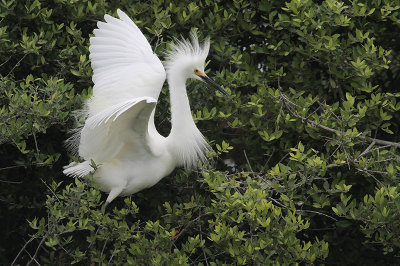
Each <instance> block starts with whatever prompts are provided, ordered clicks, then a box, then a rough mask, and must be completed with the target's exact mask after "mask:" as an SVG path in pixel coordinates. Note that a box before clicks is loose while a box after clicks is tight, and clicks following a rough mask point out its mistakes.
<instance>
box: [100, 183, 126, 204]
mask: <svg viewBox="0 0 400 266" xmlns="http://www.w3.org/2000/svg"><path fill="white" fill-rule="evenodd" d="M123 189H124V187H116V188H113V189H111V191H110V194H108V197H107V199H106V203H104V208H106V207H107V206H108V204H110V202H111V201H113V200H114V199H115V198H116V197H117V196H118V195H119V194H121V192H122V190H123Z"/></svg>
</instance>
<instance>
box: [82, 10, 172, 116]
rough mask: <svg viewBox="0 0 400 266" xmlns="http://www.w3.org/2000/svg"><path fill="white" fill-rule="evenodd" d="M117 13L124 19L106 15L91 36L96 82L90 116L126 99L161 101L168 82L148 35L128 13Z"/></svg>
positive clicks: (92, 64) (91, 58)
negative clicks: (148, 98)
mask: <svg viewBox="0 0 400 266" xmlns="http://www.w3.org/2000/svg"><path fill="white" fill-rule="evenodd" d="M117 13H118V16H119V17H120V19H117V18H114V17H112V16H110V15H105V16H104V19H105V22H101V21H99V22H98V23H97V26H98V29H95V30H94V35H95V36H94V37H91V38H90V46H89V51H90V56H89V57H90V60H91V66H92V69H93V77H92V80H93V82H94V87H93V99H92V100H91V102H90V103H89V113H90V115H94V114H96V113H98V112H100V111H103V110H105V109H107V108H108V107H110V106H114V105H115V104H118V103H120V102H122V101H124V100H126V99H134V98H139V97H152V98H154V99H156V100H157V99H158V96H159V94H160V91H161V88H162V85H163V83H164V81H165V77H166V73H165V69H164V66H163V65H162V63H161V61H160V59H159V58H158V57H157V55H156V54H154V53H153V50H152V49H151V46H150V44H149V42H148V41H147V40H146V37H145V36H144V35H143V34H142V32H141V31H140V29H139V28H138V27H137V26H136V24H135V23H134V22H133V21H132V20H131V19H130V18H129V17H128V16H127V15H126V14H125V13H124V12H122V11H121V10H119V9H118V10H117Z"/></svg>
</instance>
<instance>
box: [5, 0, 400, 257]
mask: <svg viewBox="0 0 400 266" xmlns="http://www.w3.org/2000/svg"><path fill="white" fill-rule="evenodd" d="M117 8H121V9H122V10H124V11H126V12H127V13H128V15H129V16H130V17H131V18H132V19H133V20H134V21H135V22H136V23H137V25H138V26H139V27H140V28H141V29H142V31H143V32H144V34H145V35H146V37H147V38H148V40H149V41H150V43H151V45H152V47H153V48H154V49H155V52H156V53H157V54H159V55H161V57H162V52H163V51H165V50H166V49H168V44H169V42H171V41H173V39H174V37H178V38H179V36H180V35H183V36H187V34H188V32H189V31H190V30H197V31H198V33H199V35H200V38H202V37H205V36H207V35H209V36H210V37H211V41H212V43H211V51H210V55H209V60H210V62H209V64H208V67H207V69H208V70H209V73H208V74H209V75H210V76H211V77H213V78H214V79H215V81H216V82H217V83H219V84H221V85H222V86H223V87H224V89H226V90H227V91H229V92H230V94H231V95H232V97H231V98H230V99H226V98H224V97H223V96H222V95H220V94H219V93H217V94H214V95H212V94H211V93H210V92H209V91H207V90H206V89H204V85H203V84H199V83H198V82H188V86H190V93H189V96H190V100H191V106H192V110H193V117H194V118H195V121H196V123H197V125H198V127H199V128H200V129H201V131H202V132H203V133H204V135H205V136H207V138H208V139H209V140H210V142H211V143H212V145H213V147H214V150H213V151H211V152H210V153H209V157H210V159H211V161H212V163H211V164H206V165H203V166H201V168H200V170H199V172H196V171H193V172H186V171H183V170H182V169H178V170H176V171H175V172H174V173H173V174H171V176H169V177H167V178H165V179H164V180H162V181H161V182H160V183H159V184H157V185H156V186H154V187H153V188H151V189H148V190H145V191H142V192H140V193H137V194H135V195H133V196H132V197H130V198H127V197H125V198H118V199H116V200H115V201H114V202H113V203H112V204H111V206H110V209H107V210H104V208H102V207H101V206H102V204H103V201H102V200H104V199H105V195H104V193H100V192H99V191H98V190H97V189H96V188H95V186H93V184H92V183H91V182H90V179H88V180H75V181H74V180H71V179H67V178H65V177H64V176H63V175H62V174H61V170H62V166H63V165H66V164H68V161H69V160H70V157H69V156H68V154H67V153H66V151H65V149H64V148H63V141H64V140H65V139H66V138H67V137H68V134H67V131H68V129H69V128H72V126H73V123H74V121H73V119H72V116H71V115H70V114H71V112H72V111H73V110H75V109H78V108H79V107H80V106H81V105H82V103H83V101H84V100H86V99H87V98H88V97H90V95H91V86H92V83H91V74H92V71H91V68H90V61H89V50H88V45H89V42H88V40H89V37H90V36H91V33H92V31H93V29H94V28H95V27H96V22H97V21H98V20H102V17H103V16H104V14H106V13H108V14H111V15H116V9H117ZM399 25H400V1H398V0H395V1H389V0H379V1H365V0H354V1H336V0H325V1H311V0H292V1H244V0H235V1H211V0H203V1H195V2H190V3H187V2H182V1H169V2H168V3H165V1H160V0H152V1H138V2H137V1H135V2H134V3H133V2H131V1H126V0H118V1H89V0H82V1H73V0H57V1H52V2H49V1H38V0H28V1H20V0H1V1H0V66H1V72H0V103H1V107H0V144H1V146H0V147H1V149H0V153H1V154H0V157H1V158H2V160H0V182H2V186H1V187H0V197H1V201H0V204H1V208H2V210H1V212H0V219H1V223H2V224H3V225H4V226H3V230H2V231H1V233H0V238H1V239H3V241H2V245H1V246H0V254H1V255H0V262H1V264H4V265H7V264H10V263H12V262H13V261H14V260H15V263H17V264H26V263H28V262H33V261H34V260H36V261H37V262H39V263H40V264H46V265H54V264H69V263H75V264H77V263H80V264H82V263H83V264H89V263H102V264H106V263H107V264H108V263H111V264H118V265H119V264H134V265H138V264H139V265H146V264H156V265H158V264H167V265H177V264H193V265H220V264H241V265H245V264H250V265H252V264H255V265H269V264H285V265H286V264H296V263H297V264H311V263H314V264H316V263H318V264H319V263H326V264H373V265H377V264H381V265H388V264H399V263H400V258H399V256H398V254H399V252H400V242H399V239H400V227H399V218H400V217H399V216H400V214H399V211H398V210H399V208H400V196H399V195H400V194H399V193H400V188H399V179H400V155H399V148H400V144H399V143H398V142H399V137H398V136H399V128H400V122H399V121H400V113H399V110H400V93H399V91H398V89H397V88H398V87H399V84H400V67H399V65H400V54H399V52H400V46H399V44H400V42H399V40H398V37H397V36H399V34H400V30H399ZM168 105H169V100H168V90H167V86H166V87H165V88H164V90H163V91H162V94H161V97H160V103H159V104H158V109H157V110H158V111H157V117H156V120H157V122H158V123H157V126H158V128H159V130H160V132H162V133H163V134H168V131H169V127H170V125H169V114H168V112H166V111H165V110H168ZM224 160H225V161H226V162H230V163H227V164H224V163H223V161H224ZM232 162H234V164H232ZM3 243H4V244H3ZM5 243H7V245H5Z"/></svg>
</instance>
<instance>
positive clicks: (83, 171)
mask: <svg viewBox="0 0 400 266" xmlns="http://www.w3.org/2000/svg"><path fill="white" fill-rule="evenodd" d="M94 170H95V169H94V168H93V167H92V166H91V165H90V162H89V161H84V162H82V163H76V162H72V163H70V164H69V165H67V166H64V171H63V173H64V174H65V175H67V176H76V177H85V176H87V175H88V174H90V173H92V172H94Z"/></svg>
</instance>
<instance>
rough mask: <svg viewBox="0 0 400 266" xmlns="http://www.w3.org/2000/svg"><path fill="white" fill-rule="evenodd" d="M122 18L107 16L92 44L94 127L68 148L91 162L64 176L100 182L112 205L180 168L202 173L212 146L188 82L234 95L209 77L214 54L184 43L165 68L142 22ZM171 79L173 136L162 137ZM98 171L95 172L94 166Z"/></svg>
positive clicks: (90, 122)
mask: <svg viewBox="0 0 400 266" xmlns="http://www.w3.org/2000/svg"><path fill="white" fill-rule="evenodd" d="M117 13H118V16H119V17H120V19H117V18H114V17H112V16H109V15H105V16H104V19H105V21H106V22H98V24H97V26H98V29H95V30H94V34H95V37H91V38H90V47H89V50H90V59H91V66H92V69H93V78H92V79H93V82H94V87H93V95H92V97H91V98H90V99H89V100H88V101H87V102H86V106H85V109H84V112H85V115H86V121H85V124H84V125H83V127H81V128H78V129H77V130H76V131H77V132H76V133H75V135H74V136H73V137H71V138H70V139H69V140H68V141H67V144H68V145H69V146H70V147H72V149H73V150H75V152H77V153H78V154H79V156H80V157H81V158H83V160H84V161H83V162H81V163H76V162H73V163H71V164H69V165H67V166H65V169H64V174H66V175H68V176H77V177H85V176H87V175H89V174H90V173H94V181H95V182H96V183H97V184H98V185H99V188H100V189H101V190H103V191H104V192H108V193H109V195H108V197H107V200H106V205H107V204H108V203H110V202H111V201H112V200H113V199H115V197H117V196H126V195H130V194H133V193H136V192H138V191H140V190H142V189H145V188H148V187H151V186H153V185H155V184H156V183H157V182H159V181H160V180H161V179H162V178H163V177H165V176H167V175H168V174H170V173H171V172H172V171H173V170H174V169H175V168H176V167H179V166H184V167H185V168H191V167H196V165H197V162H198V161H204V160H205V152H206V151H207V150H208V149H209V145H208V143H207V141H206V140H205V138H204V137H203V135H202V134H201V132H200V131H199V130H198V129H197V127H196V125H195V123H194V121H193V118H192V115H191V111H190V105H189V99H188V96H187V92H186V85H185V83H186V80H187V79H189V78H193V79H198V80H201V81H204V82H207V83H208V84H210V85H212V86H213V87H214V88H216V89H217V90H219V91H220V92H221V93H223V94H225V95H229V94H228V93H227V92H226V91H225V90H223V89H222V88H221V87H220V86H218V85H217V84H216V83H214V82H213V81H212V80H211V79H210V78H209V77H208V76H207V75H206V74H205V73H204V63H205V60H206V57H207V55H208V51H209V48H210V42H209V40H208V39H207V40H206V41H205V42H204V43H203V44H202V45H200V44H199V41H198V38H197V36H196V34H194V33H192V34H191V42H190V41H187V40H182V41H177V43H176V44H174V45H173V47H172V49H171V51H169V52H168V53H167V60H166V61H165V62H164V65H165V69H164V67H163V64H162V63H161V61H160V60H159V59H158V57H157V55H156V54H154V53H153V50H152V49H151V46H150V44H149V43H148V41H147V40H146V38H145V36H144V35H143V34H142V32H141V31H140V30H139V28H138V27H137V26H136V25H135V23H134V22H133V21H132V20H131V19H130V18H129V17H128V16H127V15H126V14H125V13H124V12H122V11H121V10H118V11H117ZM166 77H167V80H168V84H169V90H170V102H171V132H170V134H169V135H168V137H163V136H162V135H160V134H159V133H158V132H157V130H156V127H155V125H154V111H155V106H156V104H157V100H158V96H159V94H160V91H161V88H162V86H163V83H164V81H165V78H166ZM92 161H93V162H95V164H96V165H97V167H95V168H93V165H92V163H91V162H92Z"/></svg>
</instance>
